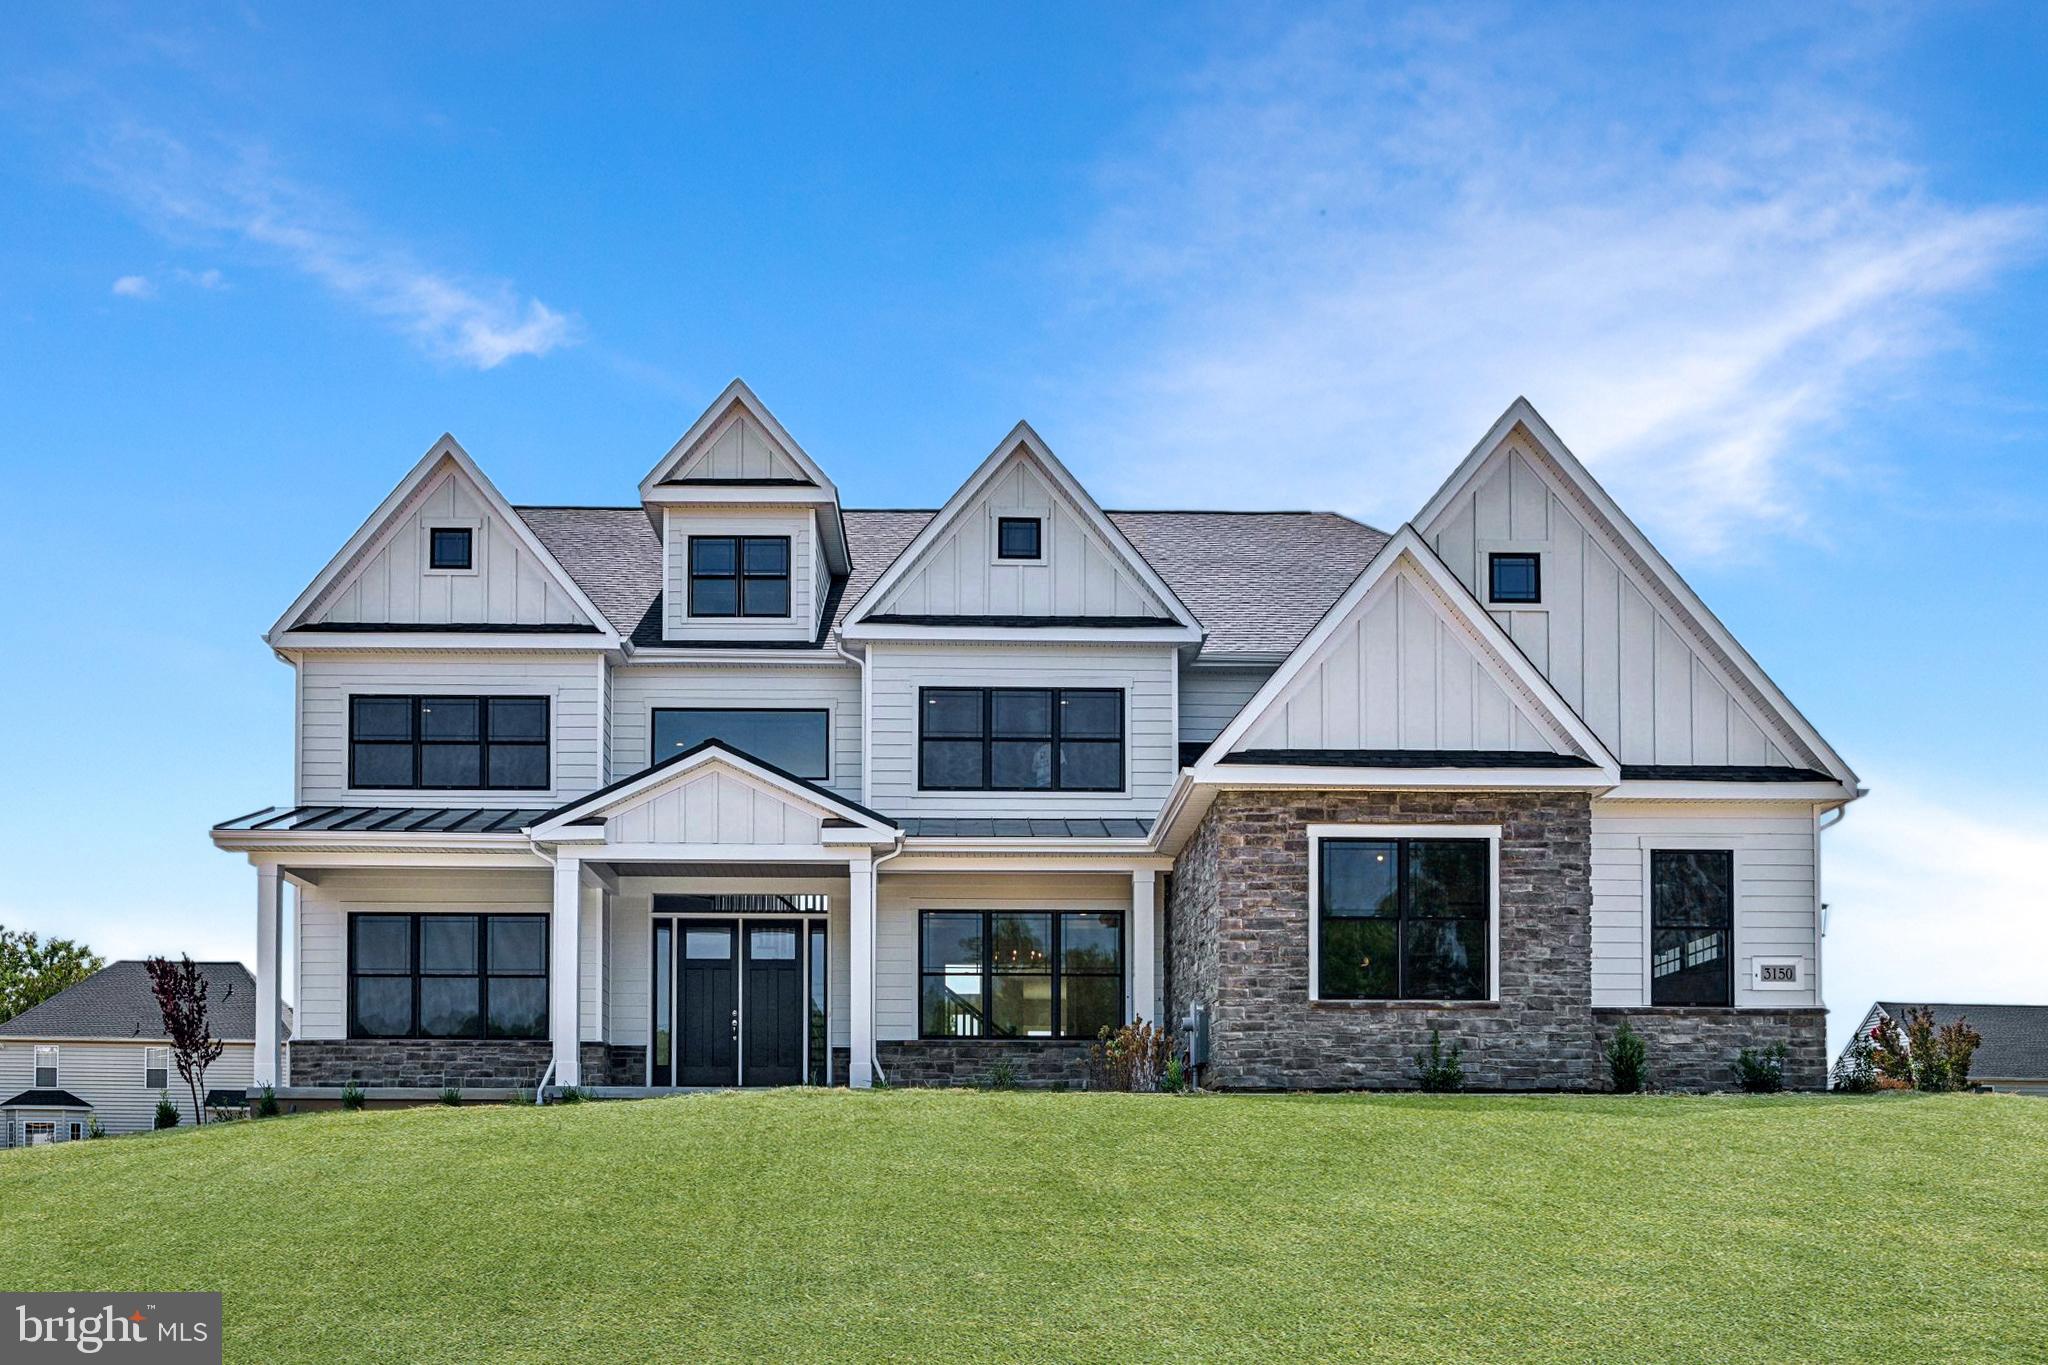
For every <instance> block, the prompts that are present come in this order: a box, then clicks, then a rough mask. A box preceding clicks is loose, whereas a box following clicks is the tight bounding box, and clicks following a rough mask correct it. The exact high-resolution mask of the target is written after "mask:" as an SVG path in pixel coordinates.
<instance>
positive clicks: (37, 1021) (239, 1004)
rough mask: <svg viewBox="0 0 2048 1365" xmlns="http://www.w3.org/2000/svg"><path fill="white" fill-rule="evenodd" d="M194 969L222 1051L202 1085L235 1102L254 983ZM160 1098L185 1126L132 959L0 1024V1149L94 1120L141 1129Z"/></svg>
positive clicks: (234, 971) (248, 1057)
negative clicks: (199, 976)
mask: <svg viewBox="0 0 2048 1365" xmlns="http://www.w3.org/2000/svg"><path fill="white" fill-rule="evenodd" d="M198 967H199V970H200V972H201V973H202V974H203V975H204V976H205V977H206V985H207V998H206V1005H207V1017H208V1020H209V1022H210V1024H211V1027H212V1029H213V1034H214V1036H215V1037H216V1038H219V1039H221V1040H222V1041H223V1042H225V1043H226V1044H227V1047H226V1049H225V1050H224V1051H223V1052H222V1053H221V1055H220V1060H219V1061H217V1062H215V1063H214V1064H213V1065H212V1066H210V1067H208V1068H207V1069H206V1087H207V1090H208V1091H209V1092H211V1091H214V1090H223V1091H232V1092H233V1100H234V1102H235V1103H237V1104H239V1103H240V1102H241V1096H242V1095H243V1094H244V1093H245V1092H246V1091H247V1090H248V1088H249V1084H250V1080H251V1077H252V1074H253V1064H254V1056H255V1048H256V981H255V979H254V978H253V977H251V976H250V975H249V969H248V968H247V967H244V966H243V965H242V964H241V963H239V962H201V963H199V964H198ZM285 1017H286V1020H287V1025H286V1028H285V1030H284V1031H285V1032H289V1018H290V1016H289V1013H287V1014H286V1016H285ZM166 1093H168V1094H169V1095H170V1097H171V1102H172V1103H173V1104H175V1105H177V1106H178V1113H179V1115H180V1120H179V1121H180V1122H182V1123H190V1122H192V1092H191V1090H190V1089H189V1088H188V1087H187V1086H186V1084H185V1080H184V1078H183V1077H182V1076H180V1075H179V1074H178V1069H177V1066H176V1064H175V1063H174V1062H173V1061H172V1060H171V1049H170V1040H169V1039H168V1038H166V1037H165V1036H164V1021H163V1013H162V1011H160V1010H159V1009H158V1008H157V1003H156V995H155V993H154V992H153V991H151V989H150V985H149V972H148V970H147V969H146V968H145V967H144V966H143V964H142V962H141V961H139V960H130V961H123V962H112V963H109V964H107V965H106V966H105V967H102V968H100V970H98V971H96V972H94V973H93V974H92V975H91V976H89V977H87V978H86V979H85V980H83V981H81V982H79V983H78V984H77V985H75V986H71V987H69V988H67V989H65V990H62V991H59V992H58V993H57V994H55V995H53V996H51V997H50V998H49V999H48V1000H45V1001H43V1002H42V1003H41V1004H39V1005H34V1006H31V1007H30V1008H28V1009H25V1010H23V1011H22V1012H21V1013H20V1014H17V1015H15V1016H14V1017H13V1018H12V1019H9V1020H7V1021H6V1022H5V1023H0V1096H5V1097H7V1098H0V1146H5V1147H12V1146H20V1145H25V1144H33V1143H38V1142H65V1141H69V1140H70V1139H72V1138H77V1137H82V1136H84V1134H85V1131H86V1126H87V1124H88V1123H89V1122H90V1121H91V1120H92V1119H93V1118H95V1117H97V1118H98V1119H99V1121H100V1125H101V1126H102V1127H103V1128H105V1129H106V1130H107V1131H108V1132H109V1133H139V1132H144V1131H146V1130H148V1129H150V1128H153V1127H154V1126H155V1125H156V1102H157V1097H158V1096H159V1095H162V1094H166ZM202 1098H204V1097H203V1096H202ZM223 1098H226V1097H223Z"/></svg>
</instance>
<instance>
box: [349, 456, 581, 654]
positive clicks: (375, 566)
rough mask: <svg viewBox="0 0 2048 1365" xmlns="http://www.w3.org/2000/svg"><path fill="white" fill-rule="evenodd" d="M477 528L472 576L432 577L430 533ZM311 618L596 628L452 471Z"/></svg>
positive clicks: (427, 488)
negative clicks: (441, 528) (442, 528)
mask: <svg viewBox="0 0 2048 1365" xmlns="http://www.w3.org/2000/svg"><path fill="white" fill-rule="evenodd" d="M435 526H466V527H468V528H470V530H471V532H472V535H471V542H470V554H471V561H470V562H471V563H472V564H473V565H474V566H475V567H474V568H473V569H472V570H469V571H463V570H442V569H430V568H428V567H427V565H428V562H429V561H428V557H427V533H428V531H429V530H430V529H431V528H432V527H435ZM312 617H313V619H314V620H316V621H327V622H350V623H360V622H385V623H394V624H404V625H419V624H430V625H446V624H449V623H451V622H458V623H475V622H489V623H492V624H496V625H575V624H581V625H595V624H597V623H596V622H593V621H591V620H590V619H589V618H588V617H587V616H585V615H584V613H583V612H582V611H580V610H579V609H578V608H577V607H576V605H575V604H574V603H573V602H571V601H570V599H569V595H568V594H567V593H566V592H564V591H563V590H562V586H561V584H560V582H559V581H557V579H556V578H555V576H554V574H553V573H552V572H550V571H549V570H548V569H547V568H546V567H544V566H543V564H542V562H541V560H540V557H539V556H538V555H536V554H534V553H533V552H532V551H531V550H529V549H528V548H527V547H526V546H525V544H523V543H522V542H521V540H520V538H519V536H518V534H517V533H516V532H514V531H513V529H512V528H511V527H509V526H507V525H506V524H505V523H504V522H503V521H501V520H500V519H499V518H497V517H496V516H494V515H493V514H492V513H491V510H490V506H489V504H488V503H486V502H485V501H484V499H483V496H482V495H481V494H480V493H478V491H477V490H476V487H475V486H474V485H473V484H471V483H470V482H469V480H468V478H467V477H465V476H464V475H463V474H462V473H461V472H460V471H458V470H455V469H453V468H451V469H449V470H448V472H446V473H445V474H443V475H442V476H441V477H440V478H439V479H430V480H428V481H427V483H426V484H425V485H423V487H422V489H421V492H420V494H419V495H418V496H417V497H416V499H415V502H414V503H413V505H412V506H411V507H409V508H408V509H406V510H405V511H403V512H401V513H400V514H399V516H398V517H397V518H395V519H394V521H393V523H392V526H391V527H390V529H389V530H388V531H387V532H386V534H385V535H384V537H383V538H382V539H381V540H380V541H379V542H378V543H377V545H376V546H375V547H374V548H373V549H372V551H371V553H370V555H369V556H368V558H367V559H366V560H365V561H364V562H363V564H362V567H361V568H360V569H359V570H358V571H356V572H355V573H353V574H352V575H350V576H348V577H346V578H345V579H344V580H343V582H342V584H341V586H340V587H339V589H338V591H337V590H330V592H329V593H328V594H327V595H326V597H325V598H324V600H323V601H322V603H321V604H319V605H318V606H317V607H316V608H315V610H314V612H313V613H312Z"/></svg>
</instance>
